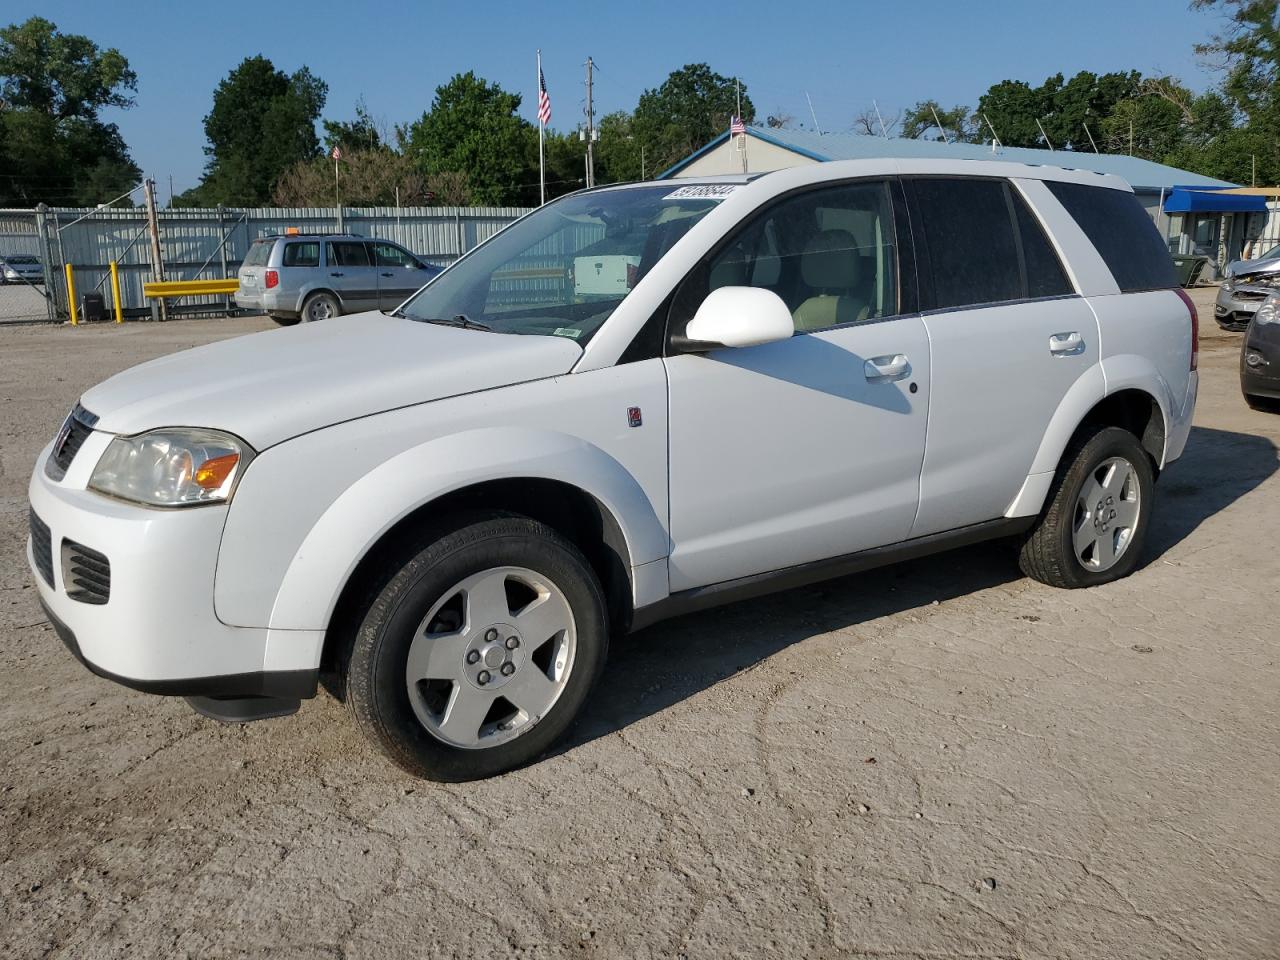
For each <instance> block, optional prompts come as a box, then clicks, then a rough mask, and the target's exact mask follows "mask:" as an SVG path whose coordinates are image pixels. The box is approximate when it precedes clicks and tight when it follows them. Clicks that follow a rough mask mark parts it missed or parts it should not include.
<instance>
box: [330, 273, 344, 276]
mask: <svg viewBox="0 0 1280 960" xmlns="http://www.w3.org/2000/svg"><path fill="white" fill-rule="evenodd" d="M329 276H331V277H341V276H343V274H341V273H331V274H329Z"/></svg>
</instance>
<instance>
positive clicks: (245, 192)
mask: <svg viewBox="0 0 1280 960" xmlns="http://www.w3.org/2000/svg"><path fill="white" fill-rule="evenodd" d="M327 95H328V87H327V86H326V84H325V83H324V81H323V80H321V79H319V78H318V77H316V76H315V75H314V74H313V73H311V71H310V70H308V69H307V68H306V67H302V68H301V69H299V70H297V71H295V72H294V73H293V74H286V73H284V72H283V71H281V70H277V69H276V68H275V65H274V64H272V62H271V61H270V60H268V59H267V58H266V57H263V56H255V57H248V58H246V59H245V60H244V61H243V62H241V64H240V65H239V66H238V67H236V68H235V69H234V70H232V71H231V72H230V73H229V74H228V75H227V77H226V79H224V80H222V81H221V82H220V83H219V84H218V86H217V89H216V90H214V93H213V108H212V109H211V110H210V111H209V114H208V116H206V117H205V118H204V132H205V137H206V138H207V139H208V141H209V144H208V146H206V147H205V154H206V155H207V156H208V158H209V160H208V163H207V164H206V166H205V174H204V178H203V180H202V181H201V183H200V185H199V186H198V187H196V188H195V189H194V190H190V191H188V192H187V193H186V194H183V196H182V198H181V202H183V203H195V204H199V205H208V206H212V205H213V204H218V203H226V204H239V205H251V204H261V203H266V202H267V201H268V200H269V199H270V197H271V194H272V191H273V189H274V188H275V185H276V182H277V181H278V180H279V179H280V177H281V176H282V175H283V174H284V172H285V171H286V170H289V169H290V168H291V167H293V166H294V165H295V164H296V163H298V162H299V161H303V160H309V159H311V158H313V157H316V156H318V155H319V153H320V141H319V140H318V139H317V137H316V126H315V125H316V120H317V119H318V118H319V116H320V111H321V110H323V109H324V103H325V99H326V97H327Z"/></svg>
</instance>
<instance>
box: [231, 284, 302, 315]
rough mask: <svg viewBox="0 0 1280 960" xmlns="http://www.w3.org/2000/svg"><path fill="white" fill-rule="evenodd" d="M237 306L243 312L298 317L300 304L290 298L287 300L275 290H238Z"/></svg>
mask: <svg viewBox="0 0 1280 960" xmlns="http://www.w3.org/2000/svg"><path fill="white" fill-rule="evenodd" d="M235 301H236V306H237V307H239V308H240V309H241V310H256V311H260V312H262V313H279V314H289V315H293V316H296V315H297V313H298V304H297V303H295V302H294V300H293V299H292V298H290V299H289V300H288V301H287V302H286V300H285V299H284V298H283V297H282V296H281V295H280V294H279V293H277V292H276V291H274V290H243V289H241V290H237V291H236V294H235Z"/></svg>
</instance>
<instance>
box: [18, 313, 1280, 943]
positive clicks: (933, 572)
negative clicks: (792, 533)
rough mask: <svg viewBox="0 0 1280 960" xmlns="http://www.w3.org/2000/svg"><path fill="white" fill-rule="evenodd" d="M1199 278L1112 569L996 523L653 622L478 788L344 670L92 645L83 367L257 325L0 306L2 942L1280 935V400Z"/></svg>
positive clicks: (1110, 939) (1152, 939)
mask: <svg viewBox="0 0 1280 960" xmlns="http://www.w3.org/2000/svg"><path fill="white" fill-rule="evenodd" d="M1211 296H1212V295H1211V294H1209V295H1208V296H1207V297H1206V296H1204V295H1203V294H1201V295H1198V297H1197V299H1200V300H1202V301H1203V302H1202V306H1201V313H1202V317H1203V318H1204V323H1203V326H1204V327H1205V328H1206V330H1205V332H1206V334H1213V336H1207V337H1206V340H1205V343H1204V347H1203V354H1202V360H1201V371H1202V378H1203V379H1202V386H1201V400H1200V407H1199V411H1198V413H1197V417H1196V427H1195V429H1194V431H1193V433H1192V437H1191V441H1190V443H1189V445H1188V447H1187V451H1186V455H1185V457H1184V458H1183V460H1182V461H1181V462H1179V463H1177V464H1176V465H1175V466H1173V467H1172V468H1171V469H1170V470H1169V471H1168V472H1167V473H1166V475H1165V476H1164V477H1163V478H1162V480H1161V483H1160V486H1159V488H1158V497H1157V499H1158V504H1157V507H1156V513H1155V518H1154V521H1153V525H1152V528H1151V538H1150V542H1149V544H1148V546H1147V556H1146V562H1145V563H1144V565H1143V566H1142V568H1141V569H1140V570H1139V571H1138V572H1137V573H1135V574H1134V575H1133V576H1132V577H1130V578H1129V579H1127V580H1124V581H1122V582H1120V583H1117V584H1113V585H1111V586H1107V587H1103V588H1099V589H1095V590H1088V591H1072V592H1063V591H1055V590H1052V589H1050V588H1048V587H1044V586H1041V585H1039V584H1036V583H1033V582H1031V581H1029V580H1027V579H1025V578H1023V577H1021V576H1020V575H1019V573H1018V571H1017V567H1016V566H1015V564H1014V562H1013V558H1012V555H1011V553H1010V551H1009V549H1008V548H1007V546H1005V545H1001V544H995V545H985V546H982V547H978V548H971V549H965V550H962V551H958V552H954V553H951V554H946V555H943V556H939V557H934V558H931V559H928V560H923V561H917V562H912V563H909V564H905V565H901V566H897V567H892V568H888V569H884V570H880V571H877V572H873V573H870V574H864V575H861V576H858V577H855V578H849V579H845V580H840V581H836V582H833V583H830V584H826V585H823V586H821V587H816V588H810V589H805V590H799V591H794V592H792V593H788V594H783V595H779V596H776V597H772V598H768V599H763V600H758V601H753V602H750V603H744V604H740V605H738V606H735V607H731V608H727V609H724V610H720V611H713V612H709V613H705V614H700V615H696V616H691V617H687V618H685V619H683V620H678V621H673V622H669V623H665V624H662V625H659V626H656V627H653V628H651V629H649V630H647V631H645V632H643V633H641V634H638V635H636V636H633V637H631V638H628V639H625V640H622V641H620V642H618V643H617V644H616V645H615V647H614V653H613V659H612V661H611V665H610V667H609V669H608V670H607V672H606V675H605V678H604V681H603V685H602V688H601V689H599V690H597V691H596V693H595V695H594V698H593V700H592V701H591V703H590V705H589V707H588V709H587V711H586V715H585V717H584V718H583V719H582V721H581V723H580V724H579V725H578V726H577V728H576V730H575V732H574V734H573V736H572V738H571V741H570V742H569V743H568V744H566V745H565V746H564V747H563V748H562V749H561V750H559V751H558V752H557V753H556V754H555V755H553V756H551V757H548V758H546V759H544V760H543V761H541V762H539V763H537V764H535V765H533V766H531V767H529V768H528V769H526V770H522V771H519V772H517V773H513V774H509V775H507V776H503V777H500V778H497V779H494V780H491V781H488V782H484V783H475V784H467V785H460V786H438V785H433V784H429V783H423V782H417V781H413V780H410V779H407V778H406V777H404V776H403V775H401V774H400V773H399V772H397V770H396V769H395V768H393V767H392V766H391V765H390V764H389V763H387V762H385V761H384V760H382V759H381V757H380V756H378V755H377V754H375V753H374V752H373V751H372V750H371V749H370V748H368V747H367V746H366V745H365V743H364V742H363V741H362V740H361V738H360V737H359V735H358V734H357V732H356V730H355V729H354V726H353V724H352V723H351V722H350V720H349V719H348V717H347V715H346V713H345V712H344V709H343V708H342V707H341V706H340V705H339V704H338V703H336V702H334V701H332V700H330V699H328V698H326V697H323V696H322V697H321V698H319V699H317V700H315V701H311V702H309V703H307V704H304V706H303V709H302V711H301V712H300V713H299V714H298V715H296V716H294V717H291V718H287V719H282V720H274V721H267V722H262V723H258V724H252V725H248V726H244V727H230V726H222V725H220V724H217V723H215V722H213V721H209V720H205V719H202V718H201V717H198V716H196V715H195V714H194V713H193V712H192V711H191V710H190V709H189V708H188V707H187V706H186V704H184V703H183V702H182V701H181V700H169V699H162V698H156V697H149V696H146V695H143V694H138V693H133V692H130V691H128V690H126V689H123V688H121V687H117V686H115V685H113V684H111V683H108V682H107V681H104V680H100V679H97V678H96V677H94V676H92V675H90V674H89V673H88V672H87V671H85V670H84V669H83V668H82V667H81V666H80V665H79V664H77V663H76V662H75V661H74V660H73V659H72V658H71V656H70V655H69V654H68V653H67V652H66V650H64V649H63V647H62V645H61V644H60V643H59V642H58V640H57V638H56V637H55V636H54V634H53V632H52V630H51V629H50V628H49V626H48V625H47V624H46V623H45V620H44V618H43V616H42V615H41V613H40V610H39V608H38V606H37V605H36V602H35V600H34V590H33V589H32V588H31V587H30V586H29V579H30V577H29V575H28V572H27V569H26V564H25V560H24V559H23V545H24V540H25V536H26V532H25V531H26V496H25V491H26V484H27V478H28V476H29V474H30V472H31V469H32V466H33V463H34V459H35V456H36V453H37V452H38V450H39V449H40V447H41V446H42V445H43V444H44V443H45V442H46V440H47V439H48V438H49V437H50V436H51V435H52V434H53V432H54V431H55V429H56V427H57V424H58V422H59V420H60V418H61V417H62V416H63V415H64V414H65V412H66V410H67V409H68V408H69V407H70V406H71V404H72V403H73V402H74V401H75V399H76V397H77V396H78V394H79V393H80V391H81V390H82V389H84V388H86V387H88V386H89V385H91V384H92V383H94V382H96V381H98V380H100V379H102V378H104V377H105V376H107V375H108V374H110V373H112V372H114V371H116V370H119V369H121V368H123V367H126V366H128V365H130V364H133V363H136V362H138V361H141V360H143V359H146V358H149V357H153V356H156V355H159V354H163V353H168V352H170V351H173V350H176V349H179V348H182V347H185V346H188V345H192V344H196V343H203V342H207V341H210V340H214V339H218V338H221V337H226V336H231V335H235V334H240V333H245V332H248V331H250V330H255V329H260V328H262V327H264V326H265V325H266V324H265V323H264V322H263V321H262V320H260V319H249V320H235V321H217V320H204V321H191V322H184V323H173V324H169V325H166V326H165V327H155V326H150V325H145V324H140V325H129V326H126V327H124V328H122V329H109V328H81V329H79V330H71V329H68V328H52V327H42V328H20V329H7V330H0V403H2V406H0V410H2V411H3V414H2V415H0V943H2V944H3V947H2V948H0V954H3V955H5V956H7V957H19V958H27V957H63V958H75V960H89V958H101V957H119V958H130V960H136V958H147V957H165V958H170V957H200V958H223V957H242V956H251V957H259V956H262V957H268V956H269V957H273V958H303V957H343V958H348V957H349V958H378V960H386V958H400V957H405V958H409V957H412V958H415V960H420V958H424V957H453V956H463V957H466V956H477V957H478V956H523V957H556V956H571V957H592V956H602V957H603V956H608V957H628V958H632V957H634V958H646V957H676V956H687V957H690V958H704V957H726V956H734V957H739V958H748V957H758V956H770V957H801V956H816V957H837V956H839V957H866V958H872V957H874V958H881V960H883V958H933V960H941V958H951V957H1081V958H1121V957H1123V958H1146V957H1168V958H1187V957H1192V958H1194V957H1204V958H1213V960H1222V958H1237V957H1247V958H1275V957H1280V832H1278V831H1277V829H1276V828H1277V823H1280V817H1278V811H1280V800H1278V799H1277V798H1278V797H1280V663H1278V660H1280V643H1278V641H1280V629H1278V628H1277V626H1276V624H1277V618H1276V605H1275V598H1276V587H1277V584H1278V583H1280V550H1277V544H1280V479H1277V477H1276V469H1277V447H1276V442H1277V441H1278V440H1280V416H1276V415H1267V414H1263V413H1254V412H1251V411H1250V410H1248V409H1247V408H1246V407H1245V405H1244V403H1243V402H1242V400H1241V397H1240V393H1239V388H1238V384H1237V379H1236V363H1237V356H1238V351H1239V336H1238V335H1232V336H1222V335H1219V334H1218V332H1217V331H1216V328H1214V326H1213V323H1212V313H1211V310H1209V309H1206V307H1207V306H1208V303H1209V302H1211Z"/></svg>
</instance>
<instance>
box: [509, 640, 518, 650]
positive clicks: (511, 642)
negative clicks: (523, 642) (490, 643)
mask: <svg viewBox="0 0 1280 960" xmlns="http://www.w3.org/2000/svg"><path fill="white" fill-rule="evenodd" d="M518 646H520V638H519V637H507V649H508V650H514V649H515V648H516V647H518Z"/></svg>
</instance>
